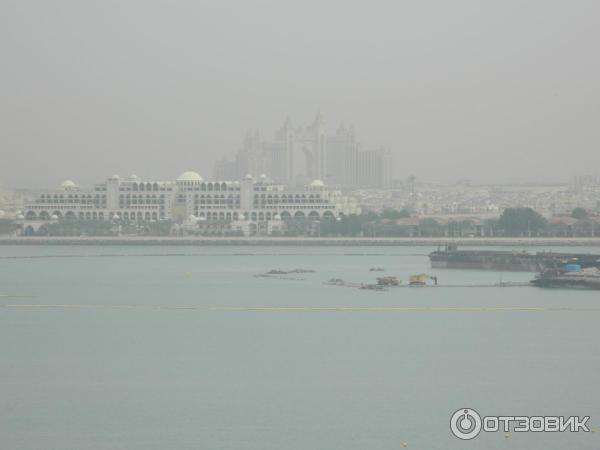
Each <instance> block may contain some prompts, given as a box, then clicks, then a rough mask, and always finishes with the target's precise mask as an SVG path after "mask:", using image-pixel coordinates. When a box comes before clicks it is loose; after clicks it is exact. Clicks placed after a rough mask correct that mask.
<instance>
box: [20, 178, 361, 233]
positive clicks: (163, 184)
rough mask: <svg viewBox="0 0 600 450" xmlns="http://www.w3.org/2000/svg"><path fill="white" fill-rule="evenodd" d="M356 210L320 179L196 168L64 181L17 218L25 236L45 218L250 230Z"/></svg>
mask: <svg viewBox="0 0 600 450" xmlns="http://www.w3.org/2000/svg"><path fill="white" fill-rule="evenodd" d="M359 212H360V210H359V208H358V207H357V204H356V201H355V200H354V199H353V198H351V197H347V196H345V195H343V194H342V193H341V191H339V190H333V189H328V188H327V187H326V186H325V185H324V184H323V182H321V181H319V180H315V181H313V182H312V183H310V184H309V185H308V186H305V187H303V188H293V189H292V188H288V187H286V186H283V185H279V184H275V183H273V182H271V181H270V180H269V179H268V178H267V177H266V176H264V175H261V176H260V177H259V178H258V179H254V178H252V177H251V176H250V175H248V176H246V177H245V178H244V179H242V180H240V181H212V182H211V181H204V180H203V178H202V177H201V176H200V175H199V174H198V173H196V172H184V173H182V174H181V175H180V176H179V177H178V178H177V179H176V180H175V181H143V180H141V179H140V178H139V177H137V176H135V175H132V176H130V177H127V178H121V177H119V176H118V175H114V176H112V177H110V178H108V179H107V180H106V182H105V183H100V184H96V185H95V186H94V187H93V188H92V189H81V188H79V187H78V186H77V185H76V184H75V183H73V182H72V181H70V180H67V181H65V182H63V183H62V184H61V185H60V187H59V188H58V189H56V190H52V191H45V192H43V193H40V194H39V196H38V197H37V198H36V200H35V201H33V202H28V203H26V204H25V205H24V209H23V214H22V217H21V219H22V220H23V232H24V233H25V234H31V233H33V232H34V231H36V230H38V229H39V228H40V227H41V226H43V225H44V224H45V223H48V222H50V221H57V220H68V219H79V220H109V221H113V222H121V221H123V222H132V221H138V222H141V221H157V220H171V221H173V222H174V223H176V224H181V225H190V223H193V222H196V221H203V222H206V223H211V222H229V223H230V224H231V226H232V228H236V227H237V228H240V229H242V230H243V231H244V232H245V233H246V234H249V233H250V234H252V233H254V232H256V231H255V230H257V229H264V230H271V229H272V226H273V225H274V224H275V225H276V224H278V223H285V221H287V220H291V219H310V220H314V221H318V220H321V219H323V218H324V219H334V218H336V217H339V216H340V215H343V214H353V213H359Z"/></svg>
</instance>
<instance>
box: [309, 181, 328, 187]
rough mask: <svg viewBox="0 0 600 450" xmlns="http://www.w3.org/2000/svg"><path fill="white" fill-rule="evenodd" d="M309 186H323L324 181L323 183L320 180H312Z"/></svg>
mask: <svg viewBox="0 0 600 450" xmlns="http://www.w3.org/2000/svg"><path fill="white" fill-rule="evenodd" d="M310 187H325V183H323V182H322V181H321V180H314V181H313V182H312V183H310Z"/></svg>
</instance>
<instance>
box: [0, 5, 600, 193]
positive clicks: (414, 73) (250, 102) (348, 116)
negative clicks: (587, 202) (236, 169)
mask: <svg viewBox="0 0 600 450" xmlns="http://www.w3.org/2000/svg"><path fill="white" fill-rule="evenodd" d="M598 17H600V2H597V1H585V0H572V1H569V2H567V1H564V0H560V1H556V0H528V1H526V2H524V1H522V0H518V1H517V0H502V1H500V0H497V1H481V0H473V1H471V0H454V1H451V2H450V1H447V0H435V1H434V0H418V1H416V0H415V1H399V0H397V1H389V2H382V1H377V0H373V1H369V2H352V1H350V0H344V1H339V0H336V1H327V0H321V1H313V0H307V1H301V2H298V1H285V0H279V1H252V0H245V1H211V2H204V1H199V0H195V1H175V0H172V1H158V0H143V1H134V0H120V1H112V0H103V1H100V2H99V1H86V0H53V1H45V0H44V1H35V0H1V1H0V58H1V59H0V61H1V64H2V65H1V69H0V184H1V185H4V186H10V187H15V188H26V187H35V188H37V187H53V186H55V185H58V184H59V183H60V182H61V181H62V180H64V179H72V180H74V181H75V182H76V183H78V184H81V185H91V184H93V183H95V182H101V181H103V180H104V179H105V178H106V177H107V176H110V175H112V174H115V173H116V174H120V175H129V174H132V173H135V174H137V175H139V176H141V177H142V178H146V179H174V178H176V177H177V175H178V174H179V173H181V172H183V171H185V170H195V171H197V172H199V173H200V174H201V175H203V176H205V177H207V178H209V177H211V176H212V172H213V163H214V161H215V159H218V158H219V157H220V156H221V155H223V154H229V155H233V154H234V153H235V151H236V150H237V149H238V148H239V146H240V144H241V141H242V139H243V137H244V136H245V134H246V132H247V131H248V130H249V129H251V130H254V129H259V130H260V132H261V134H263V135H265V136H267V137H268V136H271V135H272V134H273V132H274V131H275V130H276V129H278V128H279V127H280V126H281V125H282V124H283V122H284V120H285V118H286V117H287V116H289V117H290V118H291V119H292V121H293V122H294V124H303V123H309V122H311V121H312V120H313V119H314V116H315V115H316V113H317V111H319V110H320V111H321V112H322V114H323V116H324V118H325V121H326V124H327V126H328V128H329V129H330V130H331V131H332V132H333V131H335V129H336V128H337V126H338V125H339V123H340V122H342V121H344V122H345V123H347V124H348V123H352V124H354V127H355V129H356V134H357V137H358V138H359V140H360V141H361V142H362V143H363V145H364V147H367V148H368V147H379V146H385V147H387V148H389V149H391V150H392V152H393V154H394V176H395V177H397V178H400V179H403V178H406V177H408V176H409V175H411V174H414V175H415V176H416V177H417V178H418V179H421V180H447V181H451V180H456V179H470V180H473V181H476V182H486V181H489V182H514V181H534V182H545V181H569V180H570V179H571V178H572V177H573V176H574V175H584V174H592V175H600V83H599V81H598V80H600V58H599V57H598V43H600V27H599V26H598Z"/></svg>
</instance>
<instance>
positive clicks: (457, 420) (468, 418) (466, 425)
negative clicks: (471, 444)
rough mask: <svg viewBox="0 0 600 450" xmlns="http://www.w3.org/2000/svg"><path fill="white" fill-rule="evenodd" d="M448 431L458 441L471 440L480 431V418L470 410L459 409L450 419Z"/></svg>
mask: <svg viewBox="0 0 600 450" xmlns="http://www.w3.org/2000/svg"><path fill="white" fill-rule="evenodd" d="M450 430H452V434H453V435H454V436H456V437H457V438H459V439H463V440H465V441H466V440H469V439H473V438H474V437H475V436H477V435H478V434H479V432H480V431H481V416H480V415H479V413H478V412H477V411H475V410H474V409H471V408H461V409H459V410H458V411H456V412H455V413H454V414H452V417H451V418H450Z"/></svg>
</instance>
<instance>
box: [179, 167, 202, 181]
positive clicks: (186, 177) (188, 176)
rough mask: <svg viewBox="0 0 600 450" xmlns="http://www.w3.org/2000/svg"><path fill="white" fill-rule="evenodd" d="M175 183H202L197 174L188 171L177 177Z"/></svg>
mask: <svg viewBox="0 0 600 450" xmlns="http://www.w3.org/2000/svg"><path fill="white" fill-rule="evenodd" d="M177 181H203V180H202V177H201V176H200V174H199V173H198V172H194V171H191V170H190V171H188V172H183V173H182V174H181V175H179V177H177Z"/></svg>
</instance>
